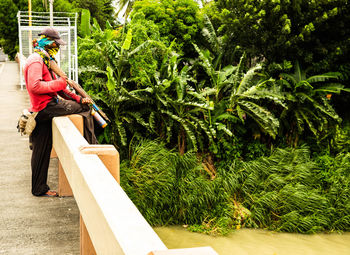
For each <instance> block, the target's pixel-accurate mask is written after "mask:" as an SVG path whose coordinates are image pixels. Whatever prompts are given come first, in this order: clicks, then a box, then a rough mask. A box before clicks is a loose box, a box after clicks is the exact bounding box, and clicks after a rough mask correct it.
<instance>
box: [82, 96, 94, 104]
mask: <svg viewBox="0 0 350 255" xmlns="http://www.w3.org/2000/svg"><path fill="white" fill-rule="evenodd" d="M81 103H82V104H92V100H91V99H90V98H87V97H84V98H83V99H82V100H81Z"/></svg>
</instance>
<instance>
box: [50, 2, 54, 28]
mask: <svg viewBox="0 0 350 255" xmlns="http://www.w3.org/2000/svg"><path fill="white" fill-rule="evenodd" d="M53 1H54V0H50V26H51V27H53Z"/></svg>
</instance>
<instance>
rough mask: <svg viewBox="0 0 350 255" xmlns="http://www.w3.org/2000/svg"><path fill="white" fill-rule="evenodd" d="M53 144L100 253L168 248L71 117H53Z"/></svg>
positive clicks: (137, 252) (143, 254)
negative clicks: (84, 148)
mask: <svg viewBox="0 0 350 255" xmlns="http://www.w3.org/2000/svg"><path fill="white" fill-rule="evenodd" d="M53 144H54V147H55V150H56V153H57V155H58V158H59V160H60V163H61V164H62V167H63V169H64V171H65V174H66V177H67V179H68V181H69V184H70V186H71V188H72V191H73V194H74V197H75V200H76V202H77V205H78V207H79V210H80V213H81V215H82V218H83V220H84V222H85V225H86V228H87V229H88V232H89V235H90V238H91V241H92V243H93V245H94V248H95V250H96V253H97V254H101V255H103V254H108V255H109V254H127V255H128V254H142V255H145V254H148V253H149V252H151V251H155V250H167V248H166V246H165V245H164V244H163V242H162V241H161V240H160V238H159V237H158V236H157V234H156V233H155V232H154V230H153V229H152V227H151V226H150V225H149V224H148V223H147V222H146V220H145V219H144V218H143V216H142V215H141V213H140V212H139V211H138V210H137V208H136V207H135V205H134V204H133V203H132V202H131V200H130V199H129V198H128V196H127V195H126V194H125V192H124V191H123V189H122V188H121V187H120V186H119V184H118V183H117V182H116V180H115V179H114V178H113V177H112V175H111V174H110V173H109V171H108V170H107V168H106V167H105V166H104V164H103V163H102V162H101V160H100V159H99V158H98V156H97V155H93V154H82V153H81V152H80V147H81V146H87V145H88V143H87V142H86V140H85V139H84V138H83V137H82V136H81V135H80V133H79V131H78V130H77V129H76V128H75V127H74V125H73V123H72V122H71V121H70V120H69V119H68V117H58V118H54V120H53Z"/></svg>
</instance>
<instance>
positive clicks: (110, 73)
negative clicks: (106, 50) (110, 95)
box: [106, 66, 116, 91]
mask: <svg viewBox="0 0 350 255" xmlns="http://www.w3.org/2000/svg"><path fill="white" fill-rule="evenodd" d="M107 77H108V80H107V84H106V85H107V88H108V90H109V91H112V90H114V89H115V88H116V81H115V79H114V76H113V69H112V68H111V67H110V66H107Z"/></svg>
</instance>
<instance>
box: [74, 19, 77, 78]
mask: <svg viewBox="0 0 350 255" xmlns="http://www.w3.org/2000/svg"><path fill="white" fill-rule="evenodd" d="M77 19H78V13H75V23H74V55H75V56H74V57H75V65H74V66H75V81H76V82H78V40H77Z"/></svg>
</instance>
